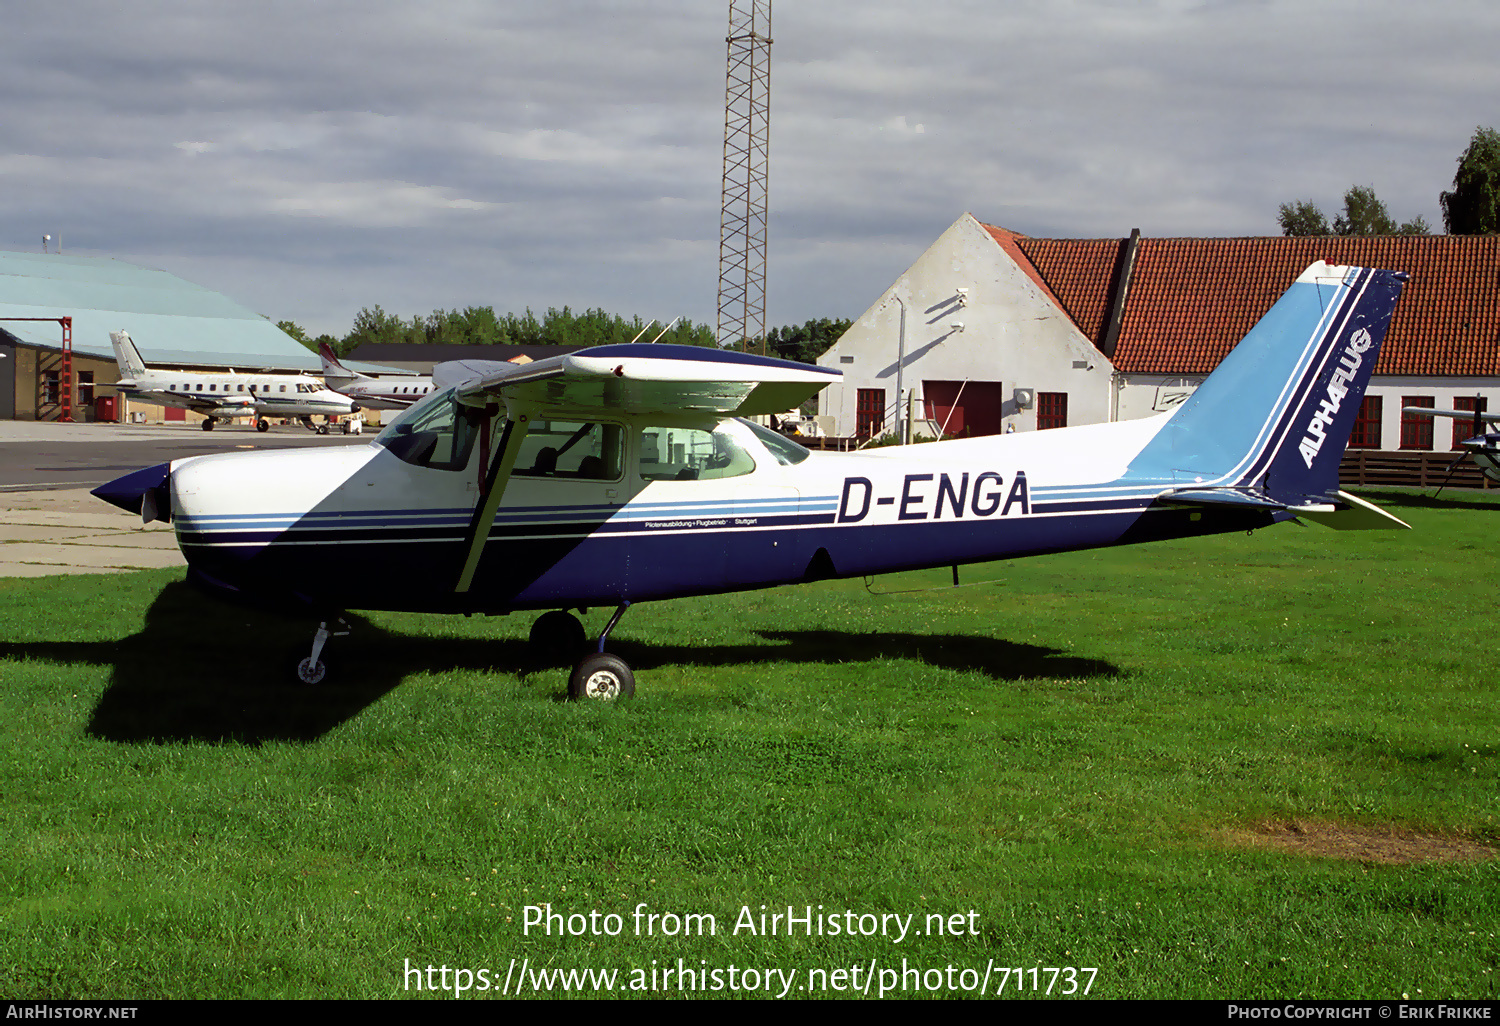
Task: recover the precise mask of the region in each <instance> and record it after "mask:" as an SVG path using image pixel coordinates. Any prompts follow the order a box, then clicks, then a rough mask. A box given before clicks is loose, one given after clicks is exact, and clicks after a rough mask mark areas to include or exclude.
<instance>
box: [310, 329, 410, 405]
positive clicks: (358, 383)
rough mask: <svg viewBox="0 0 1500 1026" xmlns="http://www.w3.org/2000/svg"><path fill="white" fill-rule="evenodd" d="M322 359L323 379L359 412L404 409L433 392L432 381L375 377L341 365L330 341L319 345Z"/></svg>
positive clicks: (319, 353)
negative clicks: (361, 410) (346, 398)
mask: <svg viewBox="0 0 1500 1026" xmlns="http://www.w3.org/2000/svg"><path fill="white" fill-rule="evenodd" d="M318 356H319V357H321V358H322V360H323V380H324V381H326V382H327V383H328V387H329V388H332V389H334V390H335V391H337V392H338V393H339V394H340V395H346V396H348V397H349V398H350V399H352V400H353V401H354V403H355V408H356V409H366V410H404V409H406V408H407V407H408V406H410V405H412V404H413V403H415V402H417V401H419V400H421V399H425V398H426V397H427V395H428V393H429V392H431V391H432V379H431V378H425V377H415V376H412V375H406V374H402V375H397V376H394V377H389V378H372V377H370V375H368V374H361V373H359V372H358V371H352V370H350V369H349V368H347V367H345V366H344V365H343V364H341V363H339V358H338V357H337V356H335V355H334V352H333V349H332V348H330V347H329V345H328V343H327V342H324V343H323V344H322V345H320V346H318Z"/></svg>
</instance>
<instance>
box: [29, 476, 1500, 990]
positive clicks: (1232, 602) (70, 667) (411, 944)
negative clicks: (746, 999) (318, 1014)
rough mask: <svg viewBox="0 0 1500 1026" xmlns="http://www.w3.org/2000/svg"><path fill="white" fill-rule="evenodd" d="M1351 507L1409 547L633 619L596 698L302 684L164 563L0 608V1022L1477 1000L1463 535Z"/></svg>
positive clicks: (1419, 516)
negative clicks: (612, 680) (736, 997)
mask: <svg viewBox="0 0 1500 1026" xmlns="http://www.w3.org/2000/svg"><path fill="white" fill-rule="evenodd" d="M1372 497H1373V498H1375V499H1376V500H1377V501H1380V502H1382V503H1383V504H1386V505H1387V506H1388V508H1391V509H1392V511H1393V512H1395V513H1396V514H1397V515H1399V516H1401V517H1403V518H1404V519H1406V520H1408V521H1409V522H1410V523H1411V524H1412V525H1413V527H1414V528H1415V530H1413V531H1411V532H1370V533H1357V534H1353V533H1337V532H1332V531H1327V530H1324V529H1321V528H1315V527H1308V528H1301V527H1298V526H1296V525H1284V526H1281V527H1278V528H1275V529H1273V530H1269V531H1263V532H1258V533H1257V534H1255V535H1253V536H1248V537H1247V536H1244V535H1232V536H1223V537H1218V538H1205V539H1196V540H1190V541H1183V542H1172V543H1162V544H1156V545H1146V546H1139V547H1135V548H1130V549H1118V550H1106V551H1099V552H1086V553H1072V554H1067V555H1060V556H1049V557H1044V558H1038V559H1031V560H1024V561H1018V562H1014V563H997V564H991V565H987V566H981V567H970V568H965V569H964V571H963V580H964V582H965V584H966V585H967V584H968V583H969V582H984V581H992V582H993V583H976V584H975V585H974V586H966V587H963V588H960V589H953V588H951V587H945V585H946V584H947V583H948V581H949V575H948V572H947V571H933V572H929V573H914V574H903V575H897V576H891V577H885V578H880V579H879V580H876V581H874V582H871V584H870V589H869V590H867V588H866V586H865V584H864V583H863V582H860V581H834V582H824V583H821V584H816V585H807V586H802V587H796V588H783V589H776V590H772V591H765V592H757V593H750V594H741V595H731V596H723V597H717V598H703V599H689V600H681V601H675V602H667V603H660V604H655V605H645V606H638V607H634V608H632V609H631V610H630V611H629V613H628V614H627V615H626V616H625V618H624V620H623V621H622V622H621V625H620V627H619V628H618V629H617V631H616V633H615V635H614V637H613V639H612V641H613V643H612V645H611V648H612V650H613V651H617V652H618V653H619V654H620V655H621V656H623V657H624V658H625V659H626V660H627V661H628V662H630V664H631V665H632V666H633V667H634V668H635V671H636V676H637V680H638V691H637V696H636V698H635V699H634V700H633V701H630V702H626V703H621V704H620V705H618V706H598V705H588V704H577V703H569V702H565V701H562V700H561V695H562V693H563V692H564V690H565V685H566V679H565V672H564V671H563V670H561V669H547V670H540V671H533V672H526V671H525V667H526V665H527V660H526V652H525V644H524V639H525V636H526V632H527V630H528V629H529V626H530V622H531V617H530V616H522V615H518V616H513V617H509V618H498V619H484V618H479V617H476V618H473V619H465V618H462V617H451V618H450V617H424V616H418V615H407V614H392V613H371V614H367V615H363V616H357V617H354V618H353V623H354V628H355V629H354V633H353V635H352V636H350V637H347V638H339V639H335V640H334V641H333V642H332V644H331V648H330V652H331V660H330V661H331V663H332V665H333V669H334V673H335V674H336V676H335V677H334V678H333V679H331V680H330V681H329V682H328V683H325V684H323V685H321V686H319V687H315V688H307V687H302V686H296V685H293V684H291V683H290V678H289V675H288V669H289V667H290V665H291V664H292V663H293V662H295V660H296V659H297V658H300V657H301V656H302V655H305V654H306V650H307V648H308V645H309V644H310V640H311V627H310V626H309V625H307V624H303V623H297V622H290V621H289V622H282V621H279V620H275V619H272V618H269V617H266V616H263V615H260V614H253V613H248V612H246V611H244V610H240V609H237V608H231V607H227V606H221V605H218V604H215V603H212V602H210V601H208V600H206V599H204V598H202V597H201V596H200V595H198V594H197V593H195V592H194V591H192V590H191V589H189V588H188V587H187V586H186V585H184V584H183V583H181V581H180V579H179V578H180V574H179V573H177V572H172V571H160V572H147V573H142V574H138V575H134V576H133V577H130V578H122V577H118V576H101V577H66V578H62V577H59V578H49V579H44V580H0V815H3V819H0V827H3V836H4V838H5V843H4V845H3V846H0V994H3V995H4V996H6V997H11V998H42V997H52V998H65V997H66V998H118V999H149V998H185V997H212V998H257V997H309V998H311V997H336V998H385V997H398V996H451V995H452V989H451V988H452V985H453V984H460V985H462V984H464V983H467V985H468V986H469V990H468V991H467V995H466V996H468V997H482V996H494V995H495V994H496V993H497V992H498V991H500V990H501V989H502V984H503V983H504V982H505V981H507V980H509V988H508V989H509V992H510V993H512V994H513V993H515V992H516V990H517V989H518V982H517V981H518V980H519V979H521V978H523V977H524V978H525V980H526V981H527V982H526V987H527V988H530V987H533V986H535V985H536V984H535V983H534V982H533V981H537V980H538V979H539V978H540V977H539V974H555V973H557V972H558V971H568V972H572V971H575V970H576V971H592V972H594V973H609V972H614V973H616V974H617V975H616V976H615V977H614V978H613V981H612V982H613V986H612V988H609V989H610V993H612V994H616V995H628V994H634V993H639V994H642V995H644V996H650V997H662V996H676V995H677V994H678V993H679V992H694V993H699V994H707V995H709V996H728V995H730V994H735V993H740V994H743V993H755V994H759V995H765V994H766V993H768V992H769V993H771V994H777V993H779V992H780V991H781V990H782V989H783V987H784V986H786V987H789V988H790V989H789V990H788V992H787V993H788V996H796V997H805V996H818V995H820V994H821V993H823V992H825V991H826V992H827V993H828V994H829V995H830V996H839V995H840V994H847V993H848V991H847V990H843V991H840V990H838V989H836V988H838V987H840V986H852V987H856V988H859V987H862V985H863V983H864V982H866V980H871V981H873V987H872V989H871V990H870V992H869V993H870V994H871V996H874V995H875V994H876V993H878V992H879V990H880V989H881V988H882V987H886V988H887V989H893V992H894V993H896V994H903V995H904V996H915V995H921V996H949V995H952V996H963V995H966V994H971V993H973V992H974V991H975V990H976V988H977V987H978V986H979V985H980V981H981V980H982V981H983V983H984V986H985V987H986V992H987V993H989V994H993V993H994V992H995V990H996V989H997V984H999V983H1001V982H1002V981H1001V978H1000V970H1001V969H1002V968H1005V967H1008V968H1010V969H1011V970H1012V972H1011V973H1010V974H1009V975H1008V976H1006V979H1005V981H1004V990H1003V994H1004V995H1005V996H1007V997H1009V996H1024V997H1031V996H1033V994H1035V993H1037V992H1038V991H1040V992H1041V993H1045V992H1046V990H1047V989H1048V985H1049V979H1050V981H1051V983H1052V993H1053V996H1054V997H1056V996H1059V995H1060V994H1061V993H1062V992H1063V991H1064V990H1067V989H1069V986H1070V985H1069V983H1068V982H1067V981H1068V979H1069V977H1068V976H1067V974H1066V973H1061V972H1059V973H1052V974H1051V975H1050V977H1049V974H1048V973H1047V972H1046V971H1045V970H1046V969H1047V968H1048V967H1051V968H1058V969H1064V968H1066V967H1074V968H1076V969H1078V970H1080V972H1079V973H1078V974H1075V975H1074V976H1073V977H1072V980H1073V984H1072V986H1073V987H1074V988H1075V989H1077V990H1080V991H1081V990H1083V989H1084V987H1085V985H1087V986H1088V988H1089V993H1090V995H1091V996H1094V997H1106V998H1118V997H1148V998H1149V997H1191V998H1227V997H1241V998H1256V997H1259V998H1292V997H1316V998H1358V997H1379V998H1395V997H1400V996H1401V995H1402V994H1407V995H1409V996H1410V997H1411V998H1413V999H1416V998H1429V999H1430V998H1439V997H1459V998H1493V997H1494V996H1495V993H1496V987H1495V979H1494V966H1495V964H1496V960H1497V955H1500V942H1497V939H1496V933H1497V931H1500V872H1497V865H1496V863H1494V862H1492V861H1489V860H1488V858H1486V857H1482V856H1486V855H1488V846H1490V845H1500V793H1497V778H1500V772H1497V770H1500V763H1497V759H1496V750H1497V744H1500V740H1497V732H1496V724H1497V720H1500V716H1497V713H1496V694H1497V690H1500V689H1497V687H1496V684H1495V679H1494V673H1493V672H1492V666H1493V660H1492V658H1491V656H1490V652H1489V642H1490V632H1489V631H1488V630H1487V626H1488V625H1487V622H1486V621H1487V616H1488V613H1489V603H1488V602H1486V601H1485V599H1486V598H1487V597H1488V594H1487V593H1488V592H1489V591H1490V590H1491V588H1492V586H1493V583H1494V581H1493V578H1494V566H1493V564H1492V562H1491V560H1490V557H1489V550H1490V546H1491V543H1492V541H1493V538H1494V536H1495V532H1496V528H1497V526H1500V501H1497V500H1492V499H1490V498H1489V497H1488V496H1486V495H1484V494H1482V493H1474V492H1447V493H1444V495H1443V497H1442V499H1441V500H1439V501H1436V502H1434V501H1431V500H1428V499H1425V498H1423V497H1421V496H1418V495H1413V494H1398V493H1395V492H1389V493H1377V494H1373V495H1372ZM919 589H932V590H919ZM871 591H873V592H874V594H872V593H871ZM607 613H608V611H607V610H595V611H592V613H591V615H590V617H589V626H590V627H591V628H592V629H595V630H597V629H598V627H599V626H600V625H602V623H603V620H604V618H605V617H606V616H607ZM1380 845H1383V846H1384V847H1383V848H1381V847H1379V846H1380ZM1464 845H1468V846H1469V847H1467V848H1465V847H1464ZM1476 851H1477V852H1478V853H1479V855H1480V856H1481V857H1475V856H1474V853H1475V852H1476ZM1386 853H1389V854H1386ZM1387 857H1389V858H1394V859H1396V860H1398V861H1385V859H1386V858H1387ZM543 905H548V906H550V909H551V911H552V912H553V913H555V914H556V915H558V916H561V917H567V916H574V917H575V918H574V919H573V920H572V926H573V928H574V931H575V932H577V933H578V934H579V935H567V931H568V925H569V921H568V920H567V919H566V918H564V919H562V920H560V921H559V920H556V919H554V920H553V923H554V928H553V930H552V931H551V933H550V935H548V932H547V931H546V929H545V925H544V924H537V925H532V926H530V927H528V926H527V920H528V915H529V916H530V917H531V918H533V919H534V918H536V917H537V916H538V913H537V912H536V911H535V908H536V907H537V906H543ZM529 906H530V907H532V911H530V912H529V913H528V907H529ZM762 906H765V909H764V912H765V914H766V915H767V916H768V917H769V916H770V915H772V914H773V913H777V912H780V913H781V914H782V915H783V917H784V916H785V913H786V910H787V907H788V906H791V907H793V909H794V910H795V914H796V916H797V917H804V914H805V913H804V910H806V909H807V908H808V907H809V906H810V907H811V910H812V916H813V929H812V930H811V931H809V930H808V929H806V928H805V927H803V926H802V925H801V924H800V923H794V924H793V926H794V929H793V931H792V932H791V934H790V935H788V934H787V932H786V930H785V924H784V922H783V923H780V924H778V927H779V928H778V930H777V932H776V934H775V935H772V936H767V935H764V934H762V933H761V931H760V930H759V928H758V927H759V923H760V920H759V916H760V915H761V913H762V911H763V910H762ZM820 906H821V908H820ZM637 909H640V910H641V912H642V916H641V918H640V919H639V920H638V919H637V918H636V916H635V912H636V910H637ZM846 912H852V913H853V914H854V916H853V917H852V918H851V917H849V916H846V915H845V913H846ZM591 914H593V918H592V921H590V919H589V917H590V915H591ZM653 914H654V915H655V916H656V917H657V918H656V919H655V920H652V919H650V916H651V915H653ZM746 915H749V916H750V917H752V918H753V919H754V922H755V925H756V927H757V929H755V930H754V931H751V930H747V929H745V928H744V927H745V919H744V917H745V916H746ZM710 916H711V917H713V921H712V925H713V927H714V929H713V931H712V934H711V935H710V933H709V923H710V920H709V919H708V917H710ZM861 916H864V917H866V918H864V919H860V918H859V917H861ZM610 917H617V918H610ZM882 917H884V918H882ZM892 917H896V918H892ZM929 917H931V918H929ZM903 922H904V923H906V924H907V926H906V930H907V932H906V933H905V935H904V936H898V935H897V933H898V931H899V930H900V928H901V924H902V923H903ZM768 924H769V920H768ZM737 925H738V926H739V929H736V926H737ZM647 926H650V927H651V929H650V931H649V933H648V931H647V930H646V929H645V927H647ZM820 926H821V927H822V929H821V931H820V930H819V929H818V927H820ZM939 926H942V928H943V929H942V930H941V931H939V929H938V927H939ZM607 927H608V928H613V929H611V930H610V932H609V933H606V928H607ZM848 927H853V928H854V929H855V931H856V935H854V936H850V935H848V933H847V932H846V929H847V928H848ZM882 929H883V931H884V932H882ZM835 930H837V932H835ZM860 931H863V933H861V932H860ZM809 934H810V935H809ZM429 965H430V966H432V967H433V969H434V972H433V973H431V974H428V973H426V972H425V970H426V968H427V967H428V966H429ZM445 966H446V967H447V969H448V972H447V973H446V974H444V973H443V971H442V967H445ZM679 966H680V967H682V968H685V969H688V970H692V971H693V972H694V973H695V974H697V975H692V976H689V975H679V974H676V970H677V969H678V967H679ZM731 968H732V969H733V973H732V974H731ZM1033 968H1038V972H1037V973H1032V971H1031V970H1032V969H1033ZM523 969H524V972H523ZM1083 969H1090V970H1096V971H1095V972H1092V973H1083V972H1081V970H1083ZM409 970H414V971H415V975H414V974H413V972H412V971H409ZM460 970H462V971H463V972H460ZM851 970H853V971H851ZM1015 970H1025V972H1024V973H1021V974H1019V982H1020V985H1021V989H1020V990H1019V991H1017V982H1018V975H1017V973H1016V972H1015ZM840 971H842V973H841V972H840ZM464 972H467V973H468V974H469V975H468V976H467V977H466V976H464V975H463V973H464ZM966 972H967V975H966ZM653 974H654V975H653ZM715 974H716V975H715ZM547 978H548V980H549V981H550V983H551V985H552V986H553V987H554V988H557V990H558V992H559V993H560V992H561V986H562V982H563V981H561V980H559V978H558V977H556V976H554V975H548V977H547ZM786 981H790V982H786ZM809 983H811V985H812V987H813V990H812V991H805V990H802V989H801V988H803V987H804V986H807V985H808V984H809ZM434 984H436V985H438V986H439V988H441V986H442V985H447V986H449V988H450V989H449V990H446V991H445V990H442V989H438V990H436V991H434V990H431V989H429V986H431V985H434ZM485 985H487V986H488V989H485ZM608 985H609V981H608V980H607V979H605V978H602V977H599V976H595V977H593V978H586V979H584V980H583V981H581V982H580V983H579V986H578V988H577V989H578V990H579V991H581V992H583V993H587V994H591V995H592V994H598V993H600V992H601V991H603V990H604V989H606V988H607V987H608ZM768 988H769V991H768ZM903 988H904V989H903ZM524 992H525V993H527V994H528V996H529V995H530V993H531V990H530V989H526V990H525V991H524Z"/></svg>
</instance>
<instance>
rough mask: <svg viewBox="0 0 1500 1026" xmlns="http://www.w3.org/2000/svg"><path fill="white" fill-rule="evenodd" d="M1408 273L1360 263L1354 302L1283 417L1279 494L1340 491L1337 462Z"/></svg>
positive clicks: (1271, 483)
mask: <svg viewBox="0 0 1500 1026" xmlns="http://www.w3.org/2000/svg"><path fill="white" fill-rule="evenodd" d="M1406 277H1407V276H1406V275H1405V274H1404V273H1402V272H1399V271H1386V270H1378V269H1359V273H1358V274H1357V276H1355V278H1354V280H1353V282H1352V283H1351V286H1352V288H1353V290H1354V295H1353V296H1352V299H1351V302H1350V304H1349V306H1348V309H1347V310H1345V311H1343V314H1342V316H1341V317H1340V318H1339V320H1337V321H1336V322H1335V323H1334V324H1333V325H1331V328H1332V330H1331V331H1330V333H1329V335H1328V337H1327V343H1326V345H1325V347H1324V349H1323V351H1322V352H1321V353H1319V354H1318V358H1316V359H1315V360H1314V361H1313V362H1312V363H1311V365H1310V366H1309V367H1308V369H1307V372H1306V375H1305V377H1306V379H1307V380H1306V381H1305V382H1304V384H1305V386H1306V387H1305V390H1303V391H1302V394H1301V396H1300V397H1299V399H1300V401H1298V402H1297V403H1296V404H1295V405H1294V407H1293V411H1292V414H1291V416H1290V417H1289V419H1288V421H1287V422H1286V423H1285V429H1284V433H1283V434H1282V435H1281V439H1280V444H1279V446H1278V448H1277V451H1276V453H1275V455H1274V457H1273V459H1272V461H1271V465H1270V468H1269V471H1268V474H1267V479H1266V486H1267V491H1268V492H1270V493H1271V494H1272V495H1273V496H1274V497H1276V498H1277V499H1278V501H1285V502H1287V503H1288V504H1291V505H1300V504H1303V503H1305V502H1307V501H1310V500H1312V499H1316V498H1318V497H1321V496H1325V495H1331V494H1333V493H1334V492H1337V491H1338V477H1339V464H1340V463H1341V462H1342V461H1343V457H1344V452H1345V450H1346V449H1347V448H1348V444H1349V441H1350V438H1351V436H1352V435H1353V433H1354V427H1355V423H1356V421H1357V420H1358V417H1359V413H1360V409H1361V407H1362V404H1363V401H1364V398H1365V393H1366V392H1367V391H1368V389H1369V385H1370V380H1371V378H1372V376H1373V375H1374V372H1375V365H1376V363H1377V361H1378V360H1379V358H1380V346H1381V343H1382V342H1383V341H1384V340H1385V336H1386V332H1387V331H1388V330H1389V328H1390V324H1391V318H1392V316H1393V315H1394V313H1395V308H1396V300H1397V299H1398V298H1400V295H1401V288H1402V286H1403V285H1404V284H1405V281H1406Z"/></svg>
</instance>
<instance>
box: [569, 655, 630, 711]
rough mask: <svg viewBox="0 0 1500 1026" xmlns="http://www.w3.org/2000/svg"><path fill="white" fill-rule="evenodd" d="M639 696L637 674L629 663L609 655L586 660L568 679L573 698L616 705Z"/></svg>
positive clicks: (589, 656)
mask: <svg viewBox="0 0 1500 1026" xmlns="http://www.w3.org/2000/svg"><path fill="white" fill-rule="evenodd" d="M634 694H635V674H633V673H631V672H630V667H629V666H626V665H625V660H623V659H621V658H620V657H619V656H615V655H610V654H609V653H608V652H595V653H594V654H593V655H587V656H584V657H583V659H582V660H580V661H579V663H578V665H577V666H576V667H574V668H573V676H571V677H569V678H568V697H569V698H591V699H593V700H595V701H598V702H613V701H614V700H615V699H617V698H629V697H630V696H632V695H634Z"/></svg>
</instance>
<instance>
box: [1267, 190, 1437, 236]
mask: <svg viewBox="0 0 1500 1026" xmlns="http://www.w3.org/2000/svg"><path fill="white" fill-rule="evenodd" d="M1277 220H1278V221H1280V222H1281V234H1282V235H1288V236H1292V235H1346V236H1348V235H1426V234H1428V233H1429V232H1430V231H1431V230H1432V229H1431V228H1429V227H1428V225H1427V221H1426V220H1425V219H1424V218H1421V217H1416V218H1413V219H1412V220H1410V221H1407V222H1406V223H1405V224H1399V225H1398V224H1397V223H1396V221H1395V219H1394V218H1393V217H1391V215H1390V212H1389V211H1388V210H1386V208H1385V204H1384V203H1382V202H1381V201H1380V199H1379V197H1377V196H1376V195H1375V190H1374V189H1372V188H1370V187H1369V186H1368V185H1354V186H1350V188H1349V191H1348V192H1346V193H1344V210H1343V213H1341V214H1339V215H1338V216H1337V217H1335V218H1334V219H1333V227H1332V230H1330V229H1329V225H1328V219H1327V218H1326V217H1324V216H1323V212H1322V211H1321V210H1319V209H1318V207H1317V204H1315V203H1313V202H1312V201H1311V200H1297V201H1296V202H1295V203H1283V204H1282V205H1281V210H1280V213H1279V214H1278V215H1277Z"/></svg>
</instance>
